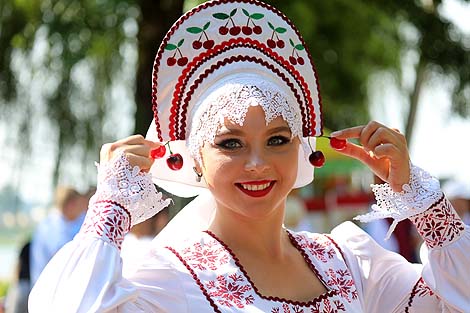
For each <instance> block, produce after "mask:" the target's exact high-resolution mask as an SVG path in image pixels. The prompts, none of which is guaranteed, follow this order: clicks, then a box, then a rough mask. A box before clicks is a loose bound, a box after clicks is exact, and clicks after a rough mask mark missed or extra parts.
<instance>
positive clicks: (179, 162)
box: [166, 153, 183, 171]
mask: <svg viewBox="0 0 470 313" xmlns="http://www.w3.org/2000/svg"><path fill="white" fill-rule="evenodd" d="M166 164H168V167H169V168H170V169H172V170H174V171H177V170H180V169H181V168H182V167H183V157H182V156H181V154H179V153H174V154H171V155H170V156H169V157H168V159H166Z"/></svg>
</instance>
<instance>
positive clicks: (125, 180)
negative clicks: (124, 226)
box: [90, 152, 171, 226]
mask: <svg viewBox="0 0 470 313" xmlns="http://www.w3.org/2000/svg"><path fill="white" fill-rule="evenodd" d="M97 167H98V186H97V191H96V194H95V195H94V196H93V197H92V198H91V200H90V205H91V206H93V207H94V206H96V204H97V203H99V202H106V201H110V200H112V201H114V202H116V203H118V204H119V205H121V206H122V207H123V208H125V209H126V210H127V211H128V212H129V213H130V215H131V226H134V225H136V224H139V223H140V222H143V221H145V220H146V219H148V218H150V217H152V216H154V215H155V214H157V213H158V212H160V211H161V210H162V209H163V208H165V207H166V206H168V205H169V204H170V203H171V199H165V200H163V199H162V193H161V192H158V191H157V189H156V188H155V186H154V184H153V182H152V179H151V176H150V174H147V173H143V172H141V171H140V169H139V167H138V166H134V168H132V167H131V165H130V164H129V161H128V160H127V158H126V156H125V155H124V153H123V152H121V153H119V154H118V155H117V156H116V157H114V158H113V159H112V160H111V161H109V162H106V163H104V164H97Z"/></svg>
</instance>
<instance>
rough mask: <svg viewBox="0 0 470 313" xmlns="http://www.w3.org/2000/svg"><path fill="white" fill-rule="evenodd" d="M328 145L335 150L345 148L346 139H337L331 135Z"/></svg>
mask: <svg viewBox="0 0 470 313" xmlns="http://www.w3.org/2000/svg"><path fill="white" fill-rule="evenodd" d="M330 146H331V147H332V148H333V149H336V150H344V148H346V140H345V139H339V138H336V137H331V138H330Z"/></svg>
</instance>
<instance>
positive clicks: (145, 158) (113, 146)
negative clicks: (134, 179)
mask: <svg viewBox="0 0 470 313" xmlns="http://www.w3.org/2000/svg"><path fill="white" fill-rule="evenodd" d="M159 146H161V144H160V143H157V142H153V141H150V140H147V139H145V138H144V137H143V136H142V135H133V136H130V137H127V138H124V139H121V140H118V141H116V142H113V143H107V144H104V145H103V146H102V147H101V151H100V163H105V162H108V161H110V160H111V159H112V158H113V157H115V156H116V155H117V154H119V153H120V152H124V154H125V156H126V157H127V159H128V160H129V164H130V165H131V166H132V167H134V166H138V167H139V168H140V169H141V171H143V172H148V171H149V170H150V167H151V166H152V164H153V162H154V159H152V158H151V157H150V151H151V150H152V149H155V148H158V147H159Z"/></svg>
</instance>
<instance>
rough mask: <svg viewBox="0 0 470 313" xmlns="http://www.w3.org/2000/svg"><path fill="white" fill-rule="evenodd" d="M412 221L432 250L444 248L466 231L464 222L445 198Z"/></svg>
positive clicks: (414, 217)
mask: <svg viewBox="0 0 470 313" xmlns="http://www.w3.org/2000/svg"><path fill="white" fill-rule="evenodd" d="M411 221H412V222H413V223H414V224H415V225H416V227H417V229H418V231H419V233H420V234H421V236H422V237H423V239H424V240H425V242H426V245H427V246H428V247H430V248H434V247H442V246H444V245H445V244H448V243H450V242H452V241H453V240H454V239H456V238H458V237H459V235H460V234H461V233H462V232H463V231H464V229H465V228H464V224H463V222H462V220H460V218H459V217H458V216H457V213H456V212H455V211H454V209H453V208H452V205H451V204H450V202H449V201H448V200H447V199H446V198H444V197H442V198H441V199H440V200H439V201H438V202H437V203H436V204H435V205H433V206H432V207H431V208H429V209H428V210H427V211H425V212H423V213H421V214H419V215H416V216H413V217H412V218H411Z"/></svg>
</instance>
